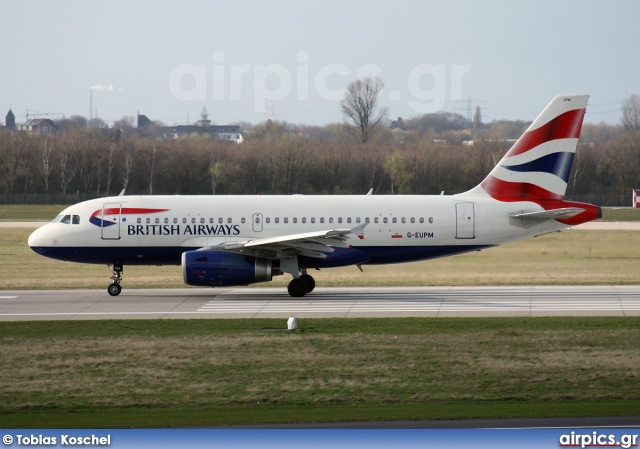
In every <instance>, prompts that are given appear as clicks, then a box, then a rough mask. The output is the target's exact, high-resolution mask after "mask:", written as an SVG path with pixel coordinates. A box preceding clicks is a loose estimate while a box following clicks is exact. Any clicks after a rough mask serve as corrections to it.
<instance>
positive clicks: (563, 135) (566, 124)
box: [463, 95, 589, 202]
mask: <svg viewBox="0 0 640 449" xmlns="http://www.w3.org/2000/svg"><path fill="white" fill-rule="evenodd" d="M588 99H589V96H588V95H561V96H558V97H555V98H554V99H553V100H551V103H549V105H548V106H547V107H546V108H545V109H544V111H542V113H541V114H540V115H539V116H538V118H536V119H535V120H534V122H533V123H532V124H531V126H529V128H527V130H526V131H525V133H524V134H523V135H522V136H521V137H520V139H518V141H517V142H516V143H515V144H514V145H513V146H512V147H511V149H510V150H509V151H508V152H507V154H506V155H505V156H504V157H503V158H502V159H501V160H500V162H499V163H498V165H496V166H495V167H494V169H493V170H492V171H491V173H489V175H488V176H487V177H486V178H485V179H484V181H482V182H481V183H480V184H479V185H478V186H476V187H475V188H473V189H471V190H470V191H468V192H466V193H464V194H463V195H468V196H486V195H489V196H491V197H492V198H495V199H496V200H499V201H534V202H538V201H540V200H560V201H562V200H564V195H565V192H566V190H567V183H568V181H569V173H570V172H571V165H572V163H573V157H574V154H575V152H576V146H577V144H578V138H579V137H580V131H581V130H582V120H583V118H584V114H585V111H586V108H587V101H588Z"/></svg>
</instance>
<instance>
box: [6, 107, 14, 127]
mask: <svg viewBox="0 0 640 449" xmlns="http://www.w3.org/2000/svg"><path fill="white" fill-rule="evenodd" d="M4 123H5V127H6V128H9V129H16V116H15V115H13V111H12V110H11V108H9V112H7V116H6V117H5V118H4Z"/></svg>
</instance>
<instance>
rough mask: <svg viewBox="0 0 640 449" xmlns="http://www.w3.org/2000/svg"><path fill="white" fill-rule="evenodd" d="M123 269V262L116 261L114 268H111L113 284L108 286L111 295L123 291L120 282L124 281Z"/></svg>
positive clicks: (116, 294)
mask: <svg viewBox="0 0 640 449" xmlns="http://www.w3.org/2000/svg"><path fill="white" fill-rule="evenodd" d="M109 268H111V265H109ZM123 271H124V267H123V266H122V264H121V263H119V262H116V263H114V264H113V268H111V272H112V273H113V276H111V277H110V278H109V279H111V280H112V281H113V284H111V285H109V286H108V287H107V292H109V294H110V295H111V296H118V295H119V294H120V292H121V291H122V287H120V282H122V272H123Z"/></svg>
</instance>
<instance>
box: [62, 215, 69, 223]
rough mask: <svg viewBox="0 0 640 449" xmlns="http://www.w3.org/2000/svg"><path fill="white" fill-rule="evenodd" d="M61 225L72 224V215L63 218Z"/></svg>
mask: <svg viewBox="0 0 640 449" xmlns="http://www.w3.org/2000/svg"><path fill="white" fill-rule="evenodd" d="M60 223H64V224H69V223H71V215H65V216H64V217H62V220H60Z"/></svg>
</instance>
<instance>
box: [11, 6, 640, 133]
mask: <svg viewBox="0 0 640 449" xmlns="http://www.w3.org/2000/svg"><path fill="white" fill-rule="evenodd" d="M639 19H640V2H638V1H636V0H619V1H618V0H616V1H614V0H612V1H604V0H602V1H589V0H582V1H579V0H563V1H560V0H535V1H526V2H525V1H511V0H508V1H507V0H505V1H477V0H459V1H451V0H447V1H427V0H395V1H393V2H390V1H384V2H383V1H373V0H368V1H345V0H340V1H333V0H324V1H317V2H304V1H300V0H297V1H293V0H282V1H257V0H256V1H249V0H235V1H227V2H222V1H217V2H214V1H190V0H186V1H185V0H181V1H159V0H154V1H141V0H136V1H130V0H126V1H125V0H119V1H86V0H67V1H64V2H51V1H35V0H34V1H23V0H20V1H17V0H3V1H2V2H1V3H0V38H1V39H0V42H2V51H1V53H0V54H1V55H2V57H1V61H2V63H1V64H2V70H0V123H4V115H5V114H6V111H8V110H9V108H10V107H11V108H12V109H13V112H14V114H15V115H16V119H17V121H18V122H23V121H24V120H25V116H24V114H25V113H26V111H27V109H28V110H29V111H30V112H31V111H38V112H41V113H43V112H46V113H63V114H64V115H66V116H67V117H69V116H72V115H83V116H86V117H88V116H89V114H90V106H89V104H90V96H92V97H93V109H94V111H95V110H97V114H98V117H100V118H102V119H103V120H105V121H107V122H108V123H111V122H113V121H114V120H118V119H120V118H121V117H123V116H135V115H136V114H137V113H138V111H139V112H140V113H141V114H145V115H147V116H148V117H149V118H150V119H151V120H161V121H162V122H164V123H165V124H167V125H171V124H185V123H187V121H189V122H194V121H195V120H197V119H198V118H199V115H200V112H201V111H202V108H203V107H204V106H206V108H207V110H208V112H209V118H210V119H211V120H212V121H213V123H215V124H220V125H223V124H228V123H235V122H238V121H248V122H252V123H258V122H262V121H264V120H266V119H268V118H269V111H270V109H271V110H272V113H273V114H274V115H273V116H274V117H275V119H277V120H285V121H287V122H290V123H306V124H315V125H323V124H327V123H332V122H340V121H343V117H342V115H341V112H340V103H339V99H340V98H341V97H342V91H341V90H342V89H343V88H344V87H345V85H346V84H348V83H349V82H351V81H353V80H354V79H356V78H358V77H360V76H365V75H367V74H373V75H377V76H379V77H380V78H381V79H382V81H383V82H384V83H385V89H384V91H383V93H382V96H381V101H382V104H383V105H385V106H388V107H389V117H390V118H392V119H395V118H397V117H403V118H405V119H406V118H409V117H412V116H416V115H419V114H422V113H424V112H434V111H438V110H443V111H451V112H458V113H460V114H462V115H463V116H466V115H467V111H468V106H469V99H471V107H472V109H473V110H475V107H476V106H477V105H479V106H480V107H481V112H482V118H483V121H485V122H489V121H491V120H495V119H522V120H533V119H534V118H535V116H536V115H537V113H538V112H540V110H541V109H542V108H543V107H544V106H545V105H546V104H547V103H548V102H549V100H550V99H551V98H552V97H554V96H555V95H559V94H583V93H586V94H590V95H591V98H590V101H589V107H588V108H587V116H586V120H587V121H589V122H600V121H605V122H608V123H612V124H617V123H619V120H620V104H621V101H622V100H623V99H624V98H625V97H627V96H629V95H631V94H634V93H635V94H640V37H639V32H638V20H639ZM92 87H93V91H92V94H91V95H90V90H91V88H92ZM51 118H56V116H51Z"/></svg>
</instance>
